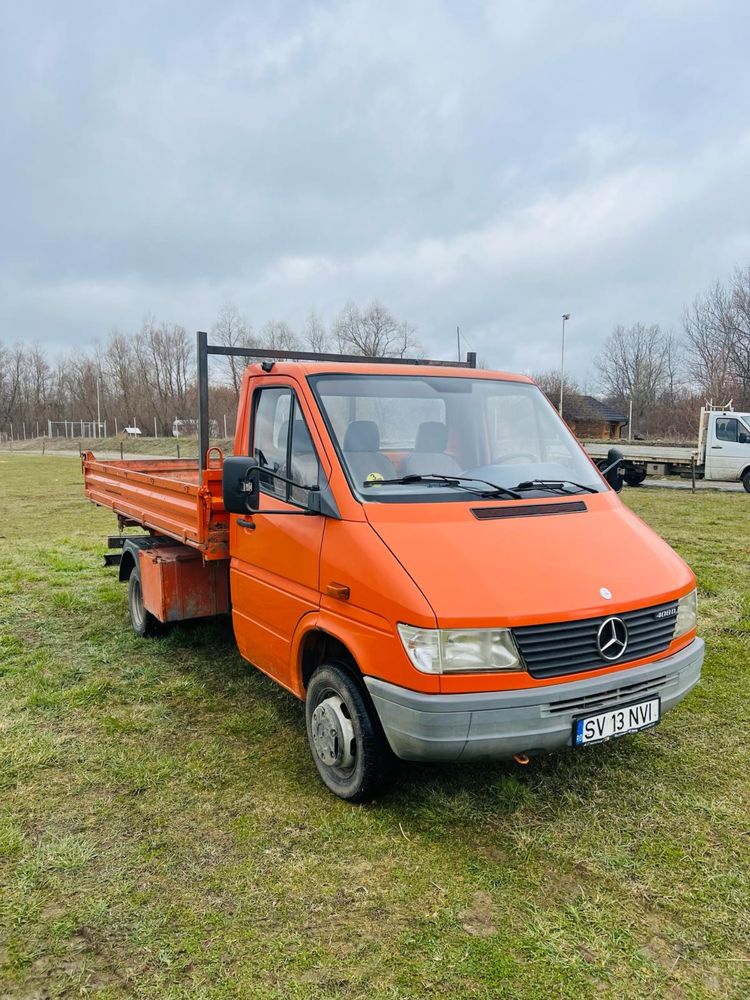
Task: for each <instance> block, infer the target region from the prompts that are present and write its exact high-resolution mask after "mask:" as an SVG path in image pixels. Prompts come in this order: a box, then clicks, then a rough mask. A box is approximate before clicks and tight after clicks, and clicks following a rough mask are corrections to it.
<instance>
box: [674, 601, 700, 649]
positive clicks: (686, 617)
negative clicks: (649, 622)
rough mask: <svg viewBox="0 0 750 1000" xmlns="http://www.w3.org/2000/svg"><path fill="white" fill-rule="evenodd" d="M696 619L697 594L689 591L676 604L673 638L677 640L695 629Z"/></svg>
mask: <svg viewBox="0 0 750 1000" xmlns="http://www.w3.org/2000/svg"><path fill="white" fill-rule="evenodd" d="M697 618H698V592H697V591H695V590H691V591H690V593H689V594H685V596H684V597H681V598H680V599H679V601H678V602H677V621H676V622H675V625H674V638H675V639H679V637H680V636H681V635H685V633H686V632H689V631H690V630H691V629H694V628H695V624H696V621H697Z"/></svg>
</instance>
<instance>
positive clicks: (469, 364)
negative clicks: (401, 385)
mask: <svg viewBox="0 0 750 1000" xmlns="http://www.w3.org/2000/svg"><path fill="white" fill-rule="evenodd" d="M197 348H198V468H199V469H200V472H201V481H202V477H203V472H204V470H205V469H206V468H207V454H208V447H209V437H208V356H209V354H213V355H219V356H220V357H225V358H248V359H249V360H255V361H343V362H346V363H348V364H362V365H421V366H425V365H429V366H433V367H438V368H476V366H477V356H476V352H474V351H469V352H468V354H467V355H466V361H434V360H428V359H427V358H367V357H362V355H360V354H319V353H317V352H315V351H274V350H264V349H262V348H260V349H258V348H254V347H220V346H219V345H218V344H209V342H208V334H207V333H206V332H205V331H204V330H199V331H198V334H197Z"/></svg>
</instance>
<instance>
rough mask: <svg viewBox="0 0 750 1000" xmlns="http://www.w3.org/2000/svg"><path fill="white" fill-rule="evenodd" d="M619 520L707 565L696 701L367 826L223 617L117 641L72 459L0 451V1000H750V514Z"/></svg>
mask: <svg viewBox="0 0 750 1000" xmlns="http://www.w3.org/2000/svg"><path fill="white" fill-rule="evenodd" d="M624 498H625V500H626V502H627V503H629V504H630V505H631V506H632V507H633V508H634V509H635V510H637V511H638V512H639V513H640V514H641V515H642V516H643V517H644V518H645V519H646V520H647V521H649V522H650V523H651V524H652V525H654V527H655V528H656V529H657V530H658V531H660V532H661V533H662V534H663V535H664V536H665V537H666V538H667V539H668V540H669V541H670V542H671V543H672V544H673V545H675V546H676V547H677V549H678V550H679V551H680V552H681V553H682V554H683V555H684V556H685V557H686V558H687V559H688V560H689V561H690V562H691V564H692V565H693V567H694V568H695V569H696V571H697V573H698V576H699V579H700V594H701V602H700V618H701V632H702V634H703V635H704V637H705V639H706V641H707V645H708V656H707V660H706V666H705V677H704V682H703V684H702V685H701V687H700V688H699V689H697V690H696V691H695V692H694V693H693V694H692V695H691V696H690V698H689V699H688V700H687V701H686V702H684V703H683V704H682V705H681V706H680V707H679V708H678V709H676V710H675V711H674V712H673V713H671V714H670V715H668V716H667V717H666V719H665V720H664V722H663V723H662V725H661V726H659V728H658V729H657V730H655V731H653V732H651V733H647V734H642V735H641V736H637V737H631V738H627V739H625V740H622V741H619V742H616V743H614V744H611V745H608V746H603V747H599V748H595V749H592V750H590V751H588V752H585V753H575V752H573V751H570V752H567V753H563V754H560V755H558V756H555V757H551V758H548V759H545V760H542V761H540V762H535V763H533V764H532V766H530V767H528V768H526V769H521V768H518V767H516V766H515V765H505V764H496V765H482V766H464V767H439V768H438V767H436V768H426V767H423V768H418V767H410V768H405V769H404V770H403V773H402V774H401V776H400V778H399V781H398V783H397V785H396V787H395V788H394V789H393V791H391V792H390V793H389V794H388V795H387V796H386V797H385V798H383V799H382V800H381V801H378V802H376V803H374V804H372V805H369V806H364V807H352V806H349V805H346V804H344V803H342V802H340V801H338V800H337V799H335V798H333V796H331V795H330V794H329V793H328V792H327V791H325V790H324V788H323V786H322V785H321V784H320V783H319V781H318V780H317V778H316V775H315V771H314V767H313V764H312V762H311V760H310V758H309V756H308V752H307V747H306V742H305V736H304V719H303V711H302V707H301V705H300V704H299V703H297V702H296V701H294V700H293V699H292V698H291V697H290V696H288V695H286V694H285V693H283V692H282V691H281V690H280V689H279V688H278V687H277V686H275V685H274V684H273V683H272V682H271V681H269V680H267V679H265V678H264V677H263V676H261V675H260V674H258V673H257V672H255V671H253V670H252V669H251V668H249V667H247V666H246V665H245V664H244V663H243V662H241V660H240V658H239V656H238V654H237V653H236V651H235V648H234V646H233V643H232V637H231V632H230V631H229V630H228V628H227V627H226V626H225V625H222V624H213V625H209V626H205V625H204V626H194V627H182V628H178V629H176V630H175V631H174V632H173V633H172V634H171V635H170V636H169V637H168V638H166V639H163V640H155V641H144V640H138V639H136V638H135V637H134V636H133V635H132V634H131V633H130V630H129V625H128V622H127V613H126V601H125V590H124V588H123V586H122V585H121V584H119V583H117V581H116V577H115V574H114V572H113V571H112V570H104V569H102V568H101V553H102V551H103V550H104V545H103V536H104V535H105V534H107V533H109V532H111V531H112V529H113V527H114V525H113V519H112V517H111V515H109V514H107V513H106V512H104V511H100V510H97V509H95V508H93V507H92V506H91V505H90V504H88V503H87V502H85V501H84V499H83V497H82V492H81V480H80V471H79V466H78V463H77V461H76V460H75V459H70V458H61V457H49V456H46V457H44V458H41V457H40V458H33V457H18V458H14V457H13V456H9V455H8V454H2V455H0V502H1V503H2V510H3V518H2V524H0V567H1V568H0V698H1V699H2V702H1V705H2V707H1V708H0V998H11V997H12V998H24V1000H32V998H35V1000H42V998H48V997H49V998H51V997H80V996H86V997H87V996H96V997H100V998H112V1000H114V998H118V1000H119V998H125V997H149V998H160V1000H161V998H195V997H197V998H216V1000H218V998H228V997H242V998H263V1000H272V998H279V1000H280V998H284V1000H287V998H307V997H310V998H312V997H315V998H317V1000H321V998H325V1000H327V998H336V997H341V998H344V997H346V998H354V997H366V998H368V1000H375V998H395V997H401V998H427V997H430V998H443V997H452V998H458V1000H461V998H486V1000H490V998H492V1000H496V998H540V1000H541V998H544V1000H547V998H551V997H554V998H557V997H576V998H587V997H601V996H604V997H613V998H614V997H616V998H623V997H671V998H697V997H746V996H748V995H750V918H749V916H748V901H749V900H750V801H749V799H750V796H749V794H748V792H749V790H750V740H749V739H748V715H749V713H748V704H749V703H750V576H749V574H748V570H749V568H750V537H749V536H748V524H749V523H750V498H749V497H747V496H745V495H744V494H743V495H739V494H726V495H725V494H698V495H695V496H693V495H691V494H690V493H682V492H678V491H674V492H668V491H657V490H650V491H639V490H629V491H627V490H626V492H625V494H624Z"/></svg>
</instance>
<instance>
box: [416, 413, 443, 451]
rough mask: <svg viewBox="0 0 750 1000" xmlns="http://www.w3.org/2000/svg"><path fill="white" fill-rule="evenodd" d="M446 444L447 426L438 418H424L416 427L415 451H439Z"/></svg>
mask: <svg viewBox="0 0 750 1000" xmlns="http://www.w3.org/2000/svg"><path fill="white" fill-rule="evenodd" d="M447 444H448V428H447V427H446V426H445V424H443V423H441V422H440V421H439V420H425V421H424V422H423V423H421V424H420V425H419V427H418V428H417V440H416V441H415V442H414V450H415V451H429V452H441V451H445V446H446V445H447Z"/></svg>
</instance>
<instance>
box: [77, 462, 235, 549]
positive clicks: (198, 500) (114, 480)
mask: <svg viewBox="0 0 750 1000" xmlns="http://www.w3.org/2000/svg"><path fill="white" fill-rule="evenodd" d="M82 466H83V479H84V490H85V493H86V496H87V497H88V498H89V500H91V501H93V502H94V503H95V504H98V505H99V506H101V507H109V508H110V509H111V510H113V511H114V512H115V513H116V514H120V515H122V516H123V517H127V518H129V519H130V520H132V521H137V522H138V524H142V525H143V527H144V528H149V529H151V530H152V531H155V532H158V533H159V534H161V535H167V536H169V537H170V538H174V539H177V541H180V542H184V543H185V544H186V545H190V546H192V547H193V548H195V549H199V550H200V551H201V552H202V553H203V557H204V558H205V559H227V558H228V557H229V516H228V515H227V513H226V511H225V510H224V505H223V503H222V499H221V468H220V467H218V468H210V469H206V470H205V471H204V473H203V477H204V484H203V486H200V485H199V473H198V463H197V462H195V461H191V460H184V459H183V460H181V459H148V460H147V459H133V460H126V461H119V462H118V461H113V462H100V461H97V459H96V458H95V457H94V455H93V453H92V452H90V451H88V452H86V453H85V454H84V455H83V460H82Z"/></svg>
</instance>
